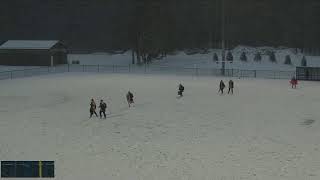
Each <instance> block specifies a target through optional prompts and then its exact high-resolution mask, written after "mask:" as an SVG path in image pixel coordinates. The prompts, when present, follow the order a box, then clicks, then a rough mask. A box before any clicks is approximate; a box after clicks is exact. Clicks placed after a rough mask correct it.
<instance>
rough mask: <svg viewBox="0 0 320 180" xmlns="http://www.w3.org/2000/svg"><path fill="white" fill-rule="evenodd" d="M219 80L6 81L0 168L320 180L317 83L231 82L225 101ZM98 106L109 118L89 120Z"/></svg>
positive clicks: (145, 178) (140, 178)
mask: <svg viewBox="0 0 320 180" xmlns="http://www.w3.org/2000/svg"><path fill="white" fill-rule="evenodd" d="M224 80H226V81H227V80H228V79H224ZM219 81H220V79H218V78H213V77H197V78H194V77H191V76H173V75H172V76H169V75H147V76H146V75H124V74H123V75H121V74H96V73H64V74H52V75H44V76H35V77H29V78H21V79H13V80H2V81H1V86H0V114H1V116H0V157H1V160H54V161H55V163H56V172H55V173H56V179H59V180H60V179H68V180H72V179H74V180H76V179H77V180H78V179H92V180H93V179H112V180H164V179H166V180H180V179H181V180H182V179H183V180H186V179H188V180H189V179H190V180H196V179H197V180H209V179H210V180H212V179H214V180H215V179H217V180H229V179H230V180H240V179H241V180H244V179H245V180H251V179H253V180H271V179H272V180H273V179H277V180H318V179H319V178H320V141H319V139H320V131H319V129H320V123H319V119H320V111H319V105H320V98H319V88H320V84H319V83H318V82H300V84H299V87H298V89H291V88H290V87H289V86H288V81H287V80H262V79H234V81H235V93H234V95H219V94H218V93H217V86H218V82H219ZM179 82H182V83H183V84H184V85H185V88H186V91H185V96H184V97H183V98H182V99H177V98H176V91H177V85H178V83H179ZM129 89H130V90H131V91H133V92H134V94H135V100H136V105H135V107H134V108H132V109H129V108H128V107H127V104H126V101H125V97H124V96H125V93H126V92H127V90H129ZM92 97H93V98H95V99H96V100H97V101H98V100H99V99H101V98H103V99H105V100H106V101H107V103H108V107H109V112H110V114H108V118H107V119H102V120H101V119H98V118H93V119H89V118H88V115H89V107H88V106H89V100H90V98H92Z"/></svg>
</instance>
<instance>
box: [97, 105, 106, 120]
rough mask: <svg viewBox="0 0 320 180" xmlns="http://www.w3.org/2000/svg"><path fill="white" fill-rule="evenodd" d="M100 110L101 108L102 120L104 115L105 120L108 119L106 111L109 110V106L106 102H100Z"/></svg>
mask: <svg viewBox="0 0 320 180" xmlns="http://www.w3.org/2000/svg"><path fill="white" fill-rule="evenodd" d="M99 108H100V112H99V114H100V119H101V118H102V114H103V116H104V118H105V119H106V118H107V116H106V109H107V104H106V103H105V102H103V100H101V101H100V105H99Z"/></svg>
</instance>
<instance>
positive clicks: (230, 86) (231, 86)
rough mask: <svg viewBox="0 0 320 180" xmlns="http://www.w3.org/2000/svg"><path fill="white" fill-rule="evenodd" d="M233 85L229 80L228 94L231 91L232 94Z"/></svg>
mask: <svg viewBox="0 0 320 180" xmlns="http://www.w3.org/2000/svg"><path fill="white" fill-rule="evenodd" d="M233 87H234V82H233V81H232V80H230V81H229V90H228V94H229V93H230V91H231V94H233Z"/></svg>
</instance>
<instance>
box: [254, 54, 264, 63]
mask: <svg viewBox="0 0 320 180" xmlns="http://www.w3.org/2000/svg"><path fill="white" fill-rule="evenodd" d="M261 59H262V57H261V53H260V52H257V53H256V54H255V55H254V61H256V62H260V61H261Z"/></svg>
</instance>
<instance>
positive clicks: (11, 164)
mask: <svg viewBox="0 0 320 180" xmlns="http://www.w3.org/2000/svg"><path fill="white" fill-rule="evenodd" d="M1 177H2V178H53V177H54V161H1Z"/></svg>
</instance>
